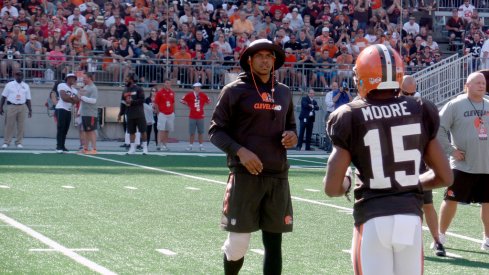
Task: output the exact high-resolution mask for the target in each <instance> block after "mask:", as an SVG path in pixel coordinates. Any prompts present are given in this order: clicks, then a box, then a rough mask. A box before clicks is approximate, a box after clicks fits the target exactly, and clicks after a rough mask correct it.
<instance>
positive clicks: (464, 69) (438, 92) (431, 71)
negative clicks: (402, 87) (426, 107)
mask: <svg viewBox="0 0 489 275" xmlns="http://www.w3.org/2000/svg"><path fill="white" fill-rule="evenodd" d="M479 61H480V59H474V58H472V56H471V55H465V56H462V57H458V56H457V55H456V54H455V55H453V56H451V57H450V58H448V59H447V61H446V62H440V63H439V64H435V65H433V66H431V67H429V68H426V69H424V70H421V71H419V72H417V73H415V74H413V77H414V78H416V82H417V90H418V92H420V93H421V96H422V97H424V98H426V99H428V100H430V101H432V102H433V103H435V104H436V105H437V106H438V107H441V106H443V104H445V103H446V102H447V101H448V100H450V99H451V98H452V97H453V96H456V95H458V94H459V93H461V92H462V90H463V87H464V84H465V80H466V79H467V76H468V75H469V74H471V73H472V72H474V71H477V70H478V69H479V67H478V66H476V65H474V64H478V63H479Z"/></svg>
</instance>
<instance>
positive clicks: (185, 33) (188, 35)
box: [176, 23, 194, 44]
mask: <svg viewBox="0 0 489 275" xmlns="http://www.w3.org/2000/svg"><path fill="white" fill-rule="evenodd" d="M193 38H194V34H193V33H192V32H191V31H190V28H189V26H188V23H183V24H181V25H180V29H179V31H178V33H177V37H176V39H179V40H180V39H183V40H184V41H185V42H187V44H188V43H190V41H191V40H192V39H193Z"/></svg>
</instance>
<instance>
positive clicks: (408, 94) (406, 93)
mask: <svg viewBox="0 0 489 275" xmlns="http://www.w3.org/2000/svg"><path fill="white" fill-rule="evenodd" d="M401 93H402V94H403V95H405V96H414V94H415V93H412V94H411V93H408V92H406V91H404V90H401Z"/></svg>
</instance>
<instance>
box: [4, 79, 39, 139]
mask: <svg viewBox="0 0 489 275" xmlns="http://www.w3.org/2000/svg"><path fill="white" fill-rule="evenodd" d="M23 79H24V75H23V74H22V72H16V73H15V80H12V81H10V82H9V83H7V85H5V88H4V89H3V92H2V99H1V100H0V115H3V113H4V109H3V105H4V103H5V101H7V108H6V110H5V130H4V131H5V134H4V137H3V145H2V148H7V147H8V146H9V144H10V141H12V138H13V136H14V130H15V124H17V135H16V141H15V144H16V146H17V148H23V146H22V141H23V139H24V121H25V113H26V110H25V109H26V107H27V109H28V110H29V117H31V116H32V108H31V90H30V88H29V85H27V83H25V82H24V81H22V80H23Z"/></svg>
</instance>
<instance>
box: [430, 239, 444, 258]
mask: <svg viewBox="0 0 489 275" xmlns="http://www.w3.org/2000/svg"><path fill="white" fill-rule="evenodd" d="M431 249H433V250H435V255H436V256H438V257H445V256H446V255H447V253H446V252H445V247H444V246H443V245H442V244H441V243H439V242H433V243H432V244H431Z"/></svg>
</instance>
